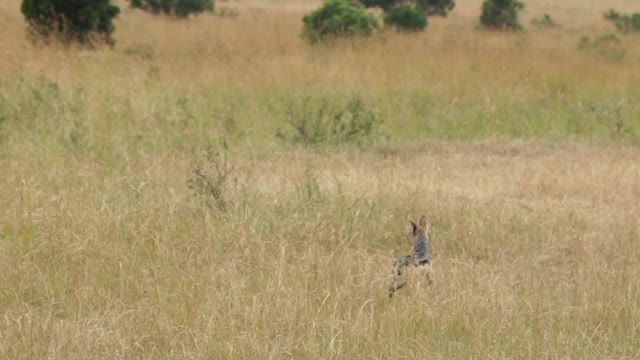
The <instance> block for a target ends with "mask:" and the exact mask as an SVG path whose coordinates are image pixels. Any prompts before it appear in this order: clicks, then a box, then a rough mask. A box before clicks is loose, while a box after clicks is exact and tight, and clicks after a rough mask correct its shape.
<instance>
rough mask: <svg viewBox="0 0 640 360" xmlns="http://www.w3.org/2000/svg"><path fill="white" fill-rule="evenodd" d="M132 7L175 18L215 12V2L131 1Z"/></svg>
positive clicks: (190, 0) (202, 0) (186, 0)
mask: <svg viewBox="0 0 640 360" xmlns="http://www.w3.org/2000/svg"><path fill="white" fill-rule="evenodd" d="M131 7H133V8H138V9H142V10H144V11H147V12H150V13H152V14H160V13H162V14H165V15H170V16H175V17H181V18H184V17H187V16H189V15H191V14H199V13H202V12H205V11H209V12H213V10H214V1H213V0H131Z"/></svg>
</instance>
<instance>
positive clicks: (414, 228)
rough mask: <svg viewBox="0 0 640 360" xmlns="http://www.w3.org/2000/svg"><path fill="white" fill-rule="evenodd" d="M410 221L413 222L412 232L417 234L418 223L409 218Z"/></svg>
mask: <svg viewBox="0 0 640 360" xmlns="http://www.w3.org/2000/svg"><path fill="white" fill-rule="evenodd" d="M409 222H410V223H411V233H412V234H413V235H416V234H417V233H418V225H416V223H414V222H413V220H409Z"/></svg>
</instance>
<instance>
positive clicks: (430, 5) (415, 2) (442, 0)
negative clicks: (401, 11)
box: [360, 0, 456, 16]
mask: <svg viewBox="0 0 640 360" xmlns="http://www.w3.org/2000/svg"><path fill="white" fill-rule="evenodd" d="M360 2H361V3H362V5H364V6H365V7H379V8H381V9H382V10H384V12H389V11H392V10H393V9H394V8H397V7H404V8H411V7H415V6H420V7H421V8H422V9H423V10H424V12H425V14H426V16H434V15H439V16H447V14H448V13H449V11H451V10H452V9H453V8H454V7H455V4H456V2H455V0H408V1H407V0H360Z"/></svg>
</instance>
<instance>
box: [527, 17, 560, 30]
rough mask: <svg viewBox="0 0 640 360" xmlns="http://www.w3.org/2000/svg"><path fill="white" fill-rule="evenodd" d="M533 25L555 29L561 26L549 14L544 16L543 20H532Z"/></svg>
mask: <svg viewBox="0 0 640 360" xmlns="http://www.w3.org/2000/svg"><path fill="white" fill-rule="evenodd" d="M531 25H533V26H535V27H538V28H555V27H559V26H560V25H558V24H557V23H556V22H555V21H554V20H553V18H552V17H551V15H549V14H544V15H542V18H537V17H536V18H533V19H532V20H531Z"/></svg>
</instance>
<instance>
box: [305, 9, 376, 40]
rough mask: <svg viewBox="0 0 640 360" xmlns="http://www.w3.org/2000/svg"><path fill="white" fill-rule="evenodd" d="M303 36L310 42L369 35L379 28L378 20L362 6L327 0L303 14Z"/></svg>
mask: <svg viewBox="0 0 640 360" xmlns="http://www.w3.org/2000/svg"><path fill="white" fill-rule="evenodd" d="M302 21H303V22H304V29H303V33H302V34H303V36H304V37H306V38H307V39H308V40H309V41H310V42H312V43H315V42H318V41H326V40H332V39H335V38H339V37H350V36H355V35H364V36H366V35H370V34H371V33H373V32H374V31H375V30H376V29H378V28H379V25H378V21H377V20H376V18H375V17H374V16H373V15H372V14H369V13H367V12H366V11H365V10H364V8H363V7H362V6H361V5H359V4H356V3H353V2H351V1H348V0H327V1H326V2H325V3H324V5H323V6H322V7H321V8H319V9H317V10H316V11H314V12H312V13H311V14H309V15H307V16H305V17H304V18H303V20H302Z"/></svg>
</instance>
